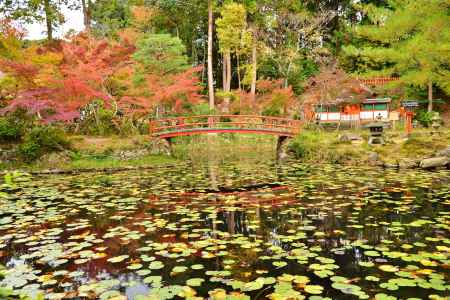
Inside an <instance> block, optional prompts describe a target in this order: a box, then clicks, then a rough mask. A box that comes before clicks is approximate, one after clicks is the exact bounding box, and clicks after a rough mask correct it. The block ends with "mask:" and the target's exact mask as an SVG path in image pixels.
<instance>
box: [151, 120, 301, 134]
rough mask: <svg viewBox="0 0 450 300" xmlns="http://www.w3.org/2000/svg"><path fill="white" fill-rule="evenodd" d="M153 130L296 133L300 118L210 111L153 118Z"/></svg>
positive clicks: (159, 132) (203, 132) (174, 131)
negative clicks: (207, 113) (212, 112)
mask: <svg viewBox="0 0 450 300" xmlns="http://www.w3.org/2000/svg"><path fill="white" fill-rule="evenodd" d="M149 125H150V134H151V135H152V136H153V137H158V138H171V137H176V136H187V135H196V134H207V133H233V132H234V133H249V134H270V135H277V136H280V137H293V136H295V135H296V134H297V133H298V132H299V131H300V126H301V123H300V121H298V120H291V119H286V118H277V117H266V116H254V115H206V116H189V117H179V118H168V119H158V120H154V121H151V122H150V124H149Z"/></svg>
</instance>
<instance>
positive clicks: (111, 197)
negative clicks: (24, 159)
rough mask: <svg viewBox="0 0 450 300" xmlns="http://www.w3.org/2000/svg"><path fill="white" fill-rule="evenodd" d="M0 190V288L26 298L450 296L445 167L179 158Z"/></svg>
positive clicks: (449, 184) (22, 181)
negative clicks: (217, 162)
mask: <svg viewBox="0 0 450 300" xmlns="http://www.w3.org/2000/svg"><path fill="white" fill-rule="evenodd" d="M1 191H2V194H0V195H1V196H0V264H1V265H3V266H5V267H6V269H5V270H3V271H0V274H2V275H0V287H11V288H14V289H16V290H19V291H21V292H24V293H26V294H29V295H31V296H35V295H37V294H38V293H39V292H43V293H45V295H46V296H45V297H46V298H48V299H96V298H100V299H116V300H117V299H172V298H173V299H181V298H186V299H230V300H231V299H311V300H317V299H374V298H375V299H448V298H446V297H448V295H449V289H450V285H449V265H450V260H449V256H450V236H449V229H450V211H449V206H450V193H449V191H450V172H449V171H437V172H422V171H401V172H399V171H386V170H376V169H369V168H367V169H366V168H355V167H336V166H316V167H312V166H306V165H302V164H295V163H294V164H289V165H288V166H283V167H277V166H274V165H270V164H262V163H258V164H256V163H255V164H254V163H252V164H243V163H241V164H224V165H221V167H220V168H218V167H217V166H208V165H199V166H192V165H188V164H186V165H180V166H177V167H169V168H160V169H154V170H149V171H128V172H122V173H115V174H111V175H99V174H91V173H86V174H80V175H70V176H50V177H48V176H42V177H33V178H27V177H23V176H22V177H20V178H18V179H16V180H15V182H14V183H13V184H11V183H8V184H4V185H3V187H2V189H1Z"/></svg>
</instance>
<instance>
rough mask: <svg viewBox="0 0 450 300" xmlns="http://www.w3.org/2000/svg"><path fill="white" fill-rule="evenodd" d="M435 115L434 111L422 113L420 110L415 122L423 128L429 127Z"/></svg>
mask: <svg viewBox="0 0 450 300" xmlns="http://www.w3.org/2000/svg"><path fill="white" fill-rule="evenodd" d="M436 114H437V113H436V112H434V111H424V110H420V111H419V112H418V113H417V115H416V119H417V121H419V123H420V124H421V125H422V126H424V127H430V126H431V123H433V117H434V116H435V115H436Z"/></svg>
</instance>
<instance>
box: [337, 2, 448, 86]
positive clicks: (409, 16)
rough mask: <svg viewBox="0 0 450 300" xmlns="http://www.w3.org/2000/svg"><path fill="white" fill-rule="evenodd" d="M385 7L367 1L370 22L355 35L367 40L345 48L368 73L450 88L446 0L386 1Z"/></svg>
mask: <svg viewBox="0 0 450 300" xmlns="http://www.w3.org/2000/svg"><path fill="white" fill-rule="evenodd" d="M388 2H389V6H390V7H389V8H383V7H375V6H374V5H368V6H365V11H366V14H367V15H368V16H369V18H370V20H371V21H372V24H374V25H361V26H358V27H357V28H356V31H355V34H356V35H357V37H359V38H360V39H362V40H365V41H367V42H366V43H365V44H363V45H362V46H360V47H358V46H356V47H355V46H353V45H350V46H347V47H344V52H345V53H346V55H347V56H348V57H349V59H353V60H360V61H361V63H360V66H365V69H362V70H359V71H360V72H361V73H366V74H367V75H381V76H384V75H395V74H398V75H400V77H401V81H402V82H405V83H407V84H410V85H414V86H418V87H421V88H425V87H426V86H427V84H428V83H429V82H433V83H435V84H436V85H437V86H439V87H440V88H441V89H442V90H444V91H446V92H447V93H450V81H449V80H448V78H449V77H450V69H449V64H450V18H449V16H448V11H449V9H450V6H449V2H448V1H446V0H417V1H409V0H396V1H393V0H392V1H388Z"/></svg>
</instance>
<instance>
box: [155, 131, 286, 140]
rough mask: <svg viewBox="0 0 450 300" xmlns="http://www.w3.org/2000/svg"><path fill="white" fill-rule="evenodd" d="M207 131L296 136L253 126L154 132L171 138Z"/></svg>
mask: <svg viewBox="0 0 450 300" xmlns="http://www.w3.org/2000/svg"><path fill="white" fill-rule="evenodd" d="M206 133H242V134H269V135H277V136H286V137H294V134H293V133H289V132H286V131H278V130H270V129H256V128H255V129H251V128H192V129H184V130H178V131H165V132H158V133H156V134H153V136H155V137H158V138H162V139H165V138H171V137H177V136H188V135H196V134H206Z"/></svg>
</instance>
